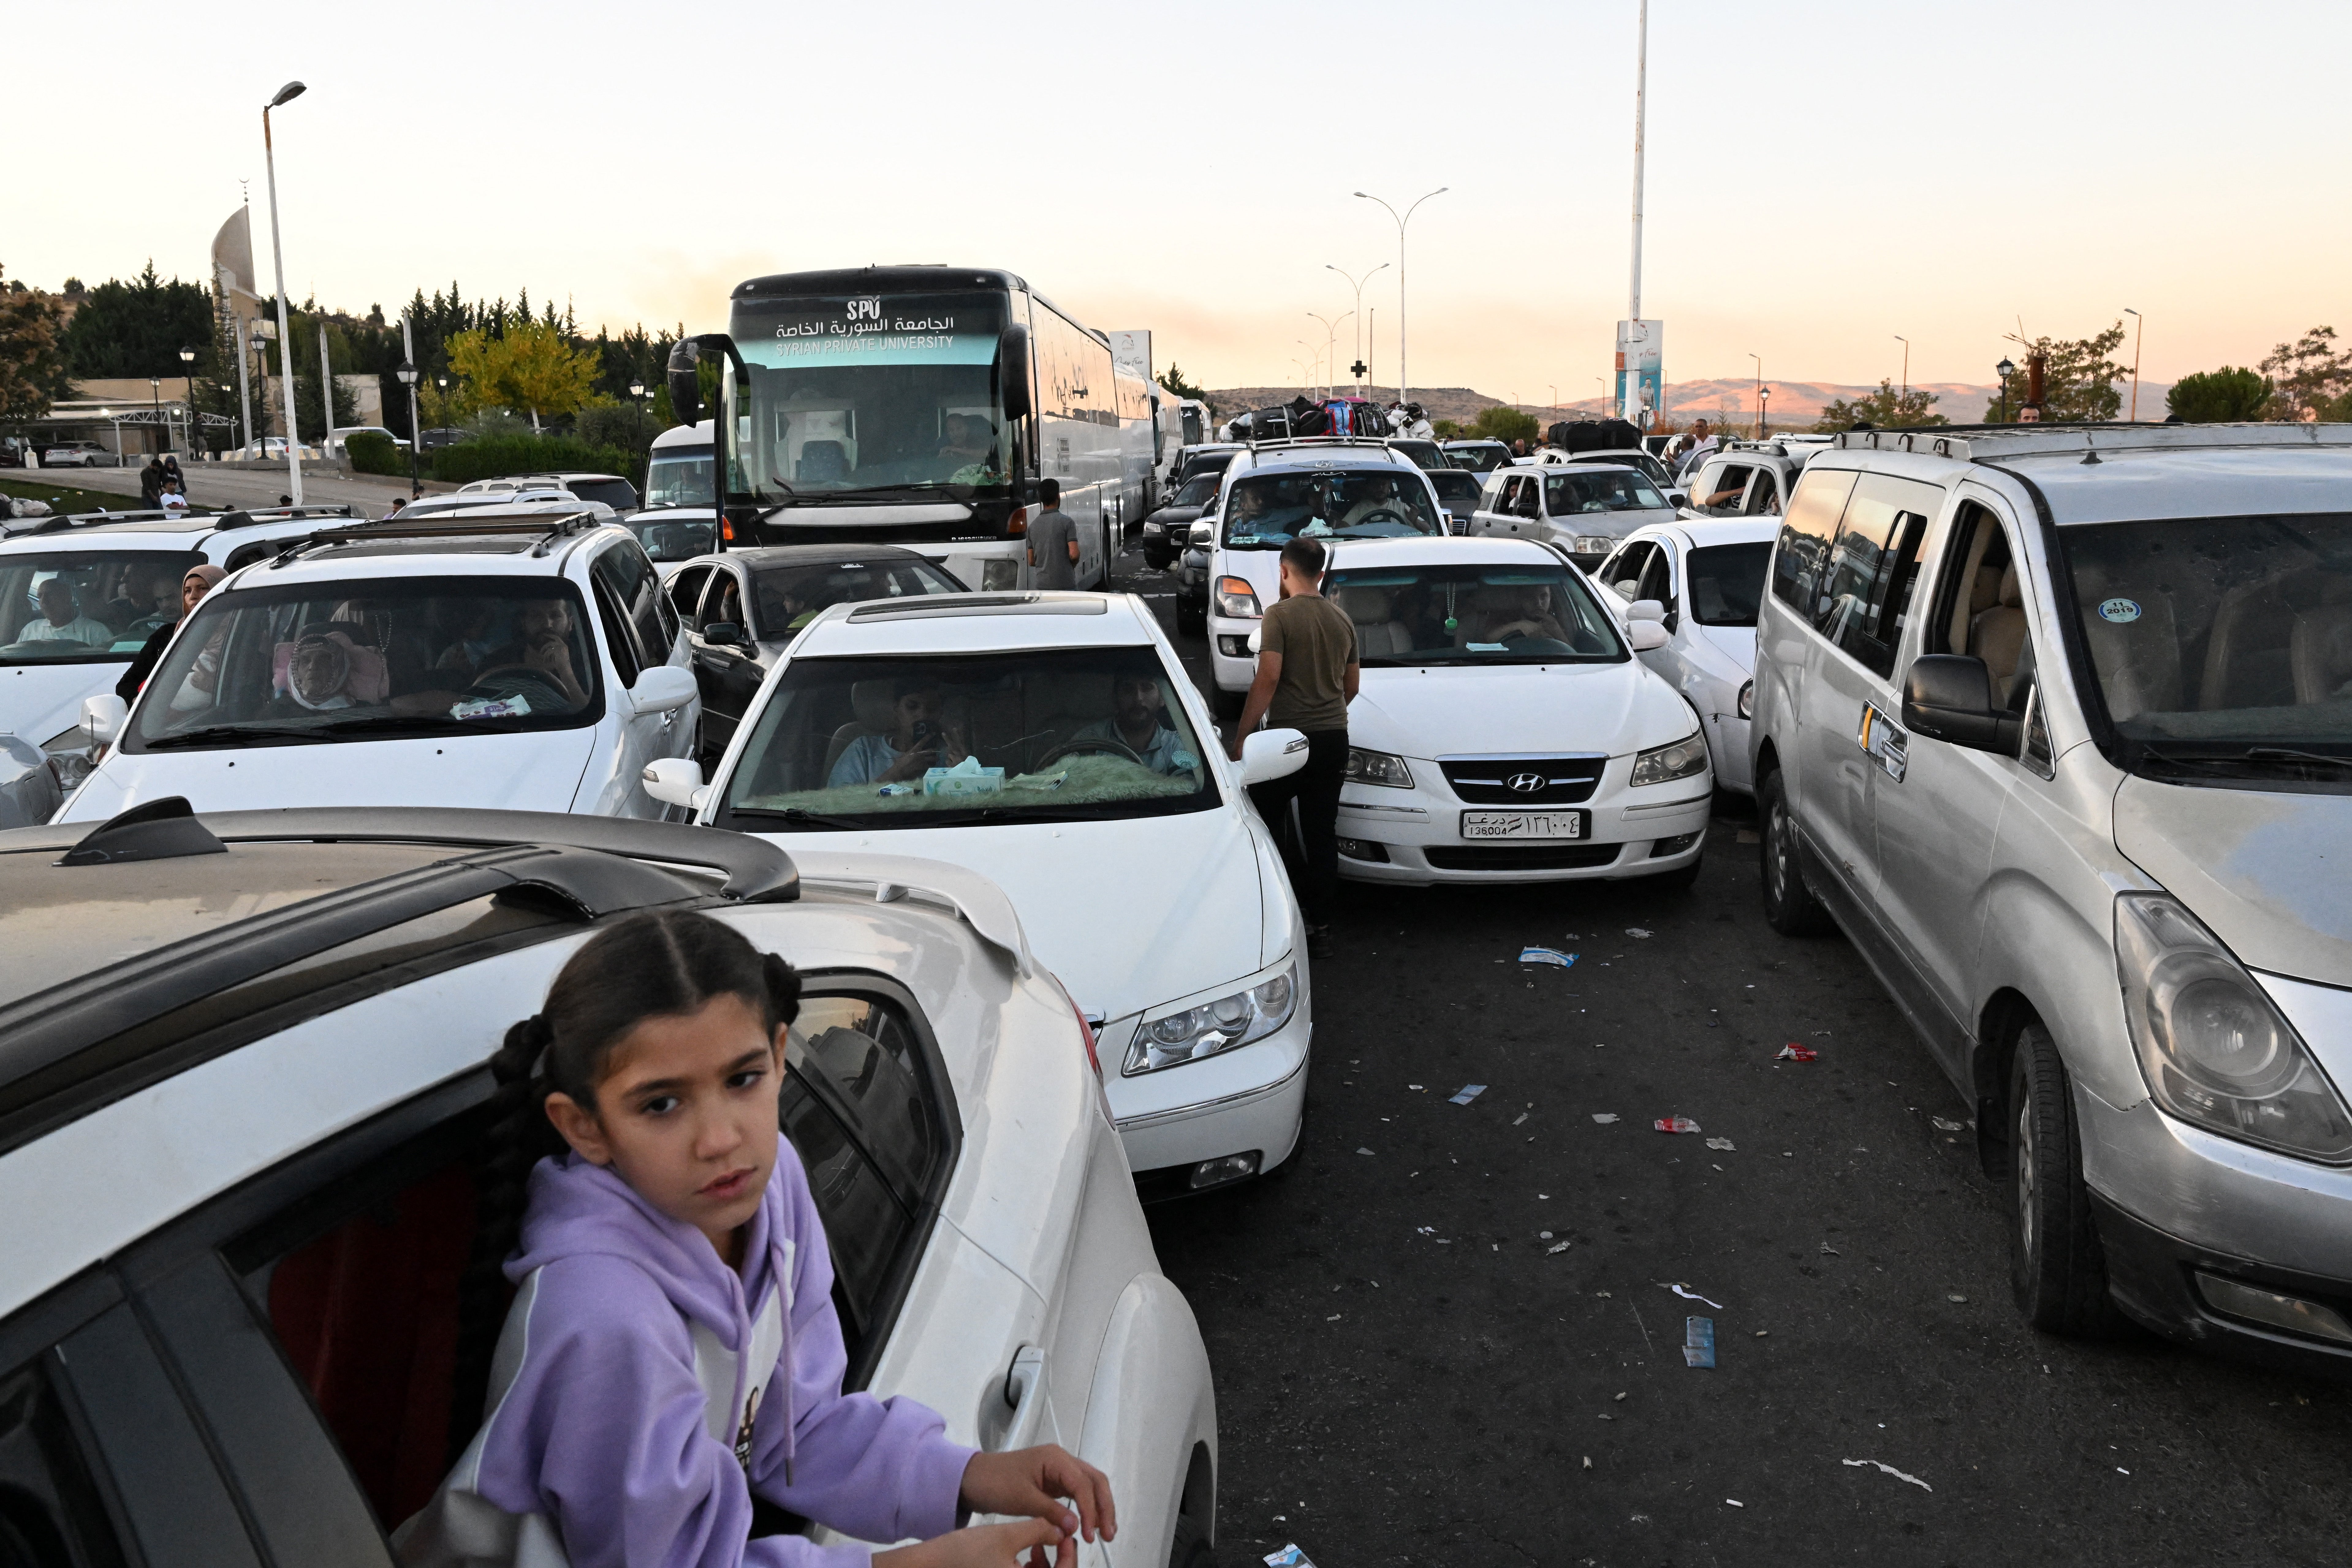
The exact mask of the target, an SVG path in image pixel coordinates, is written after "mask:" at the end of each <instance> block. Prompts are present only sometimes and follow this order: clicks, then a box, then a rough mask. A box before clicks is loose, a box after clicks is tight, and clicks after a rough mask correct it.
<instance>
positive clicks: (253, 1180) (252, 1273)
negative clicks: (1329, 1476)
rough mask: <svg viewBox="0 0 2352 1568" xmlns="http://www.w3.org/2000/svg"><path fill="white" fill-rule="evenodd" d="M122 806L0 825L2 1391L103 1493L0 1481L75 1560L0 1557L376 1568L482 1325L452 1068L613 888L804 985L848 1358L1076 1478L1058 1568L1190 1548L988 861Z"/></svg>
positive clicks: (795, 1138)
mask: <svg viewBox="0 0 2352 1568" xmlns="http://www.w3.org/2000/svg"><path fill="white" fill-rule="evenodd" d="M175 805H176V809H174V807H175ZM140 815H141V816H142V817H143V818H144V819H145V820H144V821H142V822H136V823H133V822H122V823H116V824H109V825H106V826H99V827H96V828H95V829H93V828H92V827H91V826H89V825H82V826H72V827H57V826H53V827H32V828H23V829H18V830H16V831H14V832H6V833H0V952H6V953H7V954H8V955H9V960H10V962H9V963H8V964H7V965H6V966H5V981H0V1020H5V1024H6V1026H7V1031H6V1032H7V1033H8V1035H9V1037H10V1041H11V1046H12V1050H11V1052H10V1053H8V1054H6V1055H5V1056H0V1096H5V1099H6V1100H7V1102H8V1103H9V1105H10V1106H11V1107H12V1111H13V1116H12V1121H11V1135H10V1137H9V1139H8V1141H7V1142H6V1143H5V1145H4V1146H0V1216H4V1217H0V1374H5V1375H6V1376H7V1377H8V1379H9V1384H8V1386H10V1387H11V1388H12V1389H15V1390H17V1391H19V1394H18V1396H19V1397H20V1398H24V1399H27V1400H29V1401H31V1403H32V1407H33V1409H34V1410H35V1411H36V1413H38V1412H40V1411H42V1410H44V1409H46V1410H47V1412H48V1413H49V1414H48V1415H47V1416H43V1417H39V1418H40V1419H45V1420H51V1421H54V1422H56V1423H57V1425H56V1426H55V1431H56V1432H57V1433H58V1434H65V1433H66V1432H67V1430H68V1429H67V1427H66V1426H64V1424H63V1417H62V1416H59V1415H58V1414H57V1412H58V1409H59V1407H60V1406H62V1408H64V1409H65V1410H69V1411H70V1412H72V1418H73V1425H72V1427H71V1428H70V1433H71V1447H69V1448H68V1447H67V1446H66V1444H67V1438H66V1437H65V1436H58V1437H57V1439H56V1441H55V1442H54V1443H48V1446H47V1447H44V1448H43V1449H41V1450H39V1451H38V1452H37V1454H36V1467H37V1466H38V1463H39V1461H40V1458H41V1456H43V1455H47V1456H61V1455H62V1456H68V1457H69V1458H70V1459H71V1461H72V1467H73V1468H72V1474H73V1477H74V1480H75V1485H76V1486H77V1487H79V1488H83V1489H87V1490H88V1495H89V1496H90V1497H93V1498H104V1499H106V1500H109V1502H110V1503H111V1500H115V1499H128V1500H130V1503H129V1506H128V1507H127V1509H125V1510H121V1511H118V1510H117V1509H116V1508H115V1507H113V1506H100V1505H99V1504H97V1503H95V1502H93V1503H92V1504H91V1506H89V1507H88V1508H86V1509H82V1508H77V1509H74V1510H69V1511H59V1510H56V1509H55V1507H54V1505H49V1504H46V1500H45V1499H42V1498H39V1497H37V1494H34V1493H30V1492H26V1493H21V1494H18V1495H21V1496H24V1497H26V1498H33V1499H35V1501H34V1502H33V1503H32V1504H31V1505H30V1506H31V1508H32V1509H33V1510H34V1511H32V1512H31V1513H30V1515H29V1517H31V1518H33V1519H36V1520H38V1521H43V1522H45V1523H46V1522H47V1521H52V1520H54V1521H58V1525H57V1526H56V1532H55V1533H53V1534H51V1535H49V1536H47V1537H46V1539H47V1540H49V1541H51V1542H57V1541H69V1542H74V1543H75V1545H74V1550H73V1551H71V1552H62V1551H58V1552H48V1553H46V1554H37V1555H36V1556H35V1557H24V1556H20V1555H19V1554H17V1553H14V1552H11V1553H8V1554H6V1560H7V1561H9V1562H10V1563H16V1562H18V1561H35V1560H37V1561H40V1562H45V1563H46V1562H50V1561H58V1562H68V1561H70V1562H90V1561H99V1562H103V1561H121V1560H122V1559H124V1558H128V1557H132V1552H131V1550H130V1549H129V1547H130V1540H131V1538H132V1531H133V1530H134V1528H135V1541H136V1543H137V1546H138V1548H139V1549H140V1550H141V1551H142V1552H144V1553H145V1554H146V1555H145V1559H144V1560H145V1561H148V1562H152V1563H188V1562H205V1561H209V1560H211V1559H212V1558H214V1557H215V1556H218V1555H220V1554H222V1553H223V1552H226V1553H227V1554H228V1555H229V1557H230V1560H231V1561H238V1560H242V1561H245V1562H248V1563H251V1562H256V1561H258V1562H274V1563H349V1564H367V1563H373V1564H379V1565H384V1568H388V1565H389V1564H390V1563H392V1562H393V1561H394V1557H393V1553H392V1552H391V1550H390V1548H389V1546H388V1543H387V1542H386V1539H385V1532H386V1531H390V1530H392V1529H394V1528H395V1527H396V1526H398V1525H399V1524H401V1523H402V1521H404V1520H406V1519H408V1518H410V1517H411V1516H413V1515H414V1514H415V1512H416V1511H417V1510H418V1509H420V1508H421V1507H422V1506H423V1505H424V1504H425V1500H427V1499H428V1498H429V1497H430V1496H431V1495H432V1492H433V1489H434V1488H435V1486H436V1483H437V1482H438V1481H439V1480H440V1479H441V1477H442V1476H443V1475H444V1473H445V1472H446V1470H447V1468H448V1466H449V1462H450V1457H451V1454H452V1452H453V1450H454V1449H456V1448H457V1447H462V1446H463V1445H464V1444H465V1442H466V1441H467V1438H468V1437H469V1436H471V1434H472V1433H473V1431H474V1429H475V1427H476V1426H477V1425H478V1416H479V1413H480V1411H481V1408H482V1390H483V1381H482V1373H483V1371H484V1370H485V1369H487V1368H488V1365H489V1360H490V1353H491V1350H492V1347H493V1344H494V1343H495V1342H496V1340H497V1337H498V1331H499V1321H500V1317H501V1316H502V1314H503V1311H504V1307H503V1303H502V1302H498V1301H497V1300H495V1298H493V1300H492V1304H491V1308H490V1310H488V1312H480V1311H477V1310H474V1307H473V1302H474V1300H475V1299H476V1297H475V1291H474V1289H473V1286H472V1284H471V1276H470V1274H469V1273H468V1258H469V1256H470V1253H471V1250H472V1247H473V1237H474V1232H475V1226H476V1193H477V1191H478V1188H479V1187H480V1185H481V1184H483V1183H484V1182H486V1181H488V1180H489V1179H491V1178H492V1176H493V1174H494V1167H493V1166H492V1165H491V1163H490V1161H491V1156H492V1154H493V1152H494V1151H493V1150H492V1149H491V1148H490V1147H489V1146H488V1140H486V1138H485V1136H484V1133H485V1131H486V1129H487V1128H488V1126H489V1125H490V1124H491V1123H492V1122H493V1121H495V1120H496V1117H497V1115H498V1114H499V1110H498V1109H497V1108H496V1106H495V1103H494V1101H493V1100H492V1094H493V1089H494V1085H493V1083H492V1079H491V1074H490V1071H489V1063H490V1059H491V1056H492V1053H494V1052H495V1051H497V1050H498V1048H499V1044H500V1042H501V1039H502V1037H504V1035H505V1033H506V1030H507V1028H508V1027H509V1025H511V1024H512V1023H514V1022H515V1021H516V1020H517V1019H519V1018H520V1017H522V1016H526V1015H528V1014H529V1013H530V1011H531V1010H532V1009H533V1008H534V1007H536V1006H537V1005H539V1001H540V999H541V997H543V996H544V995H545V994H547V987H548V984H549V982H550V981H551V979H552V978H553V977H554V975H555V973H556V972H557V970H558V969H560V968H561V967H562V964H563V963H564V961H565V960H566V959H567V958H569V957H570V956H571V955H572V952H574V951H576V950H577V949H578V947H579V945H580V944H581V942H583V941H584V940H586V938H587V937H588V936H589V935H590V933H592V932H593V931H596V930H598V929H599V927H600V925H602V924H603V923H606V922H609V921H614V920H618V919H621V918H623V917H624V916H625V915H626V914H627V913H628V912H630V911H631V910H639V909H645V908H649V907H666V908H669V909H677V908H681V907H683V908H699V909H701V910H704V911H706V912H708V913H709V915H710V916H711V917H712V918H714V919H716V920H719V921H724V922H725V923H727V924H728V925H730V926H732V927H734V928H735V929H736V930H737V931H740V932H741V933H742V934H743V935H744V936H746V937H748V938H749V939H750V940H751V942H753V943H754V944H755V945H757V946H758V947H760V948H761V950H762V951H765V952H776V953H780V954H782V955H783V956H784V957H785V958H786V959H788V960H790V961H791V962H792V963H794V964H795V965H797V966H798V967H799V968H800V970H801V973H802V975H803V992H802V999H801V1010H800V1016H799V1018H798V1019H797V1021H796V1022H795V1023H794V1025H793V1029H792V1032H791V1034H790V1036H789V1037H788V1041H787V1056H788V1060H789V1064H790V1069H791V1070H790V1071H789V1072H788V1073H787V1074H786V1075H785V1076H784V1078H783V1079H782V1100H781V1104H780V1106H779V1110H780V1113H781V1116H782V1122H783V1127H784V1131H785V1133H786V1134H787V1136H789V1138H790V1139H791V1141H792V1144H793V1152H796V1153H797V1154H798V1155H799V1156H800V1159H801V1161H802V1163H803V1165H805V1166H806V1168H807V1171H808V1176H809V1187H810V1190H811V1193H812V1195H813V1196H814V1199H815V1202H816V1206H817V1209H818V1212H819V1213H820V1214H821V1215H822V1216H823V1217H824V1227H825V1232H826V1237H827V1239H828V1240H829V1241H830V1243H831V1247H832V1256H833V1263H834V1274H835V1290H834V1301H835V1307H836V1308H837V1310H838V1311H839V1314H840V1318H841V1330H842V1336H843V1340H844V1342H845V1350H846V1352H847V1360H848V1365H847V1368H846V1373H845V1379H844V1381H845V1384H847V1385H848V1386H850V1387H852V1388H866V1389H870V1390H871V1391H872V1392H873V1393H875V1394H877V1395H880V1396H883V1397H886V1398H887V1397H889V1396H891V1395H895V1394H906V1395H908V1396H909V1397H910V1398H913V1399H915V1400H919V1401H920V1402H921V1403H923V1404H925V1405H929V1406H930V1407H931V1408H932V1409H934V1410H936V1411H938V1412H939V1413H940V1415H942V1416H943V1417H945V1418H946V1421H947V1431H948V1435H949V1436H950V1437H951V1438H953V1439H954V1440H955V1441H957V1442H960V1443H965V1444H970V1445H972V1446H974V1447H983V1448H989V1449H1007V1448H1018V1447H1027V1446H1030V1445H1033V1444H1037V1443H1048V1442H1055V1443H1060V1444H1061V1445H1062V1446H1064V1447H1066V1448H1069V1449H1071V1450H1072V1451H1073V1452H1075V1453H1076V1454H1078V1455H1079V1456H1080V1457H1082V1458H1085V1459H1087V1460H1088V1461H1090V1462H1091V1463H1093V1464H1095V1465H1097V1466H1099V1467H1101V1468H1102V1469H1103V1470H1104V1471H1105V1472H1106V1473H1107V1474H1108V1476H1109V1478H1110V1482H1111V1487H1112V1490H1113V1492H1114V1494H1115V1496H1116V1497H1117V1499H1118V1523H1119V1531H1118V1539H1117V1540H1116V1541H1113V1542H1108V1543H1106V1544H1103V1545H1100V1546H1095V1545H1089V1546H1088V1547H1087V1549H1086V1557H1085V1562H1086V1563H1087V1568H1170V1565H1171V1563H1172V1564H1174V1565H1175V1568H1197V1564H1198V1562H1199V1560H1200V1559H1202V1558H1204V1557H1206V1556H1207V1555H1208V1552H1209V1551H1210V1548H1211V1545H1212V1542H1213V1536H1214V1533H1215V1530H1216V1511H1215V1510H1216V1482H1217V1479H1218V1478H1217V1474H1216V1468H1217V1407H1216V1395H1215V1392H1214V1390H1213V1387H1212V1385H1211V1383H1210V1376H1209V1363H1208V1356H1207V1352H1206V1351H1205V1350H1204V1348H1203V1346H1202V1342H1201V1333H1200V1329H1199V1327H1198V1325H1197V1324H1196V1323H1195V1322H1194V1321H1193V1318H1192V1310H1191V1309H1190V1307H1188V1306H1187V1305H1186V1303H1185V1300H1184V1298H1183V1296H1182V1295H1181V1293H1180V1292H1179V1291H1178V1290H1177V1289H1176V1288H1175V1287H1174V1286H1173V1285H1171V1283H1169V1281H1168V1279H1167V1277H1166V1276H1165V1275H1163V1274H1162V1273H1161V1272H1160V1265H1159V1261H1158V1259H1157V1258H1155V1257H1154V1255H1153V1252H1152V1247H1151V1236H1150V1231H1149V1229H1148V1228H1147V1227H1146V1226H1145V1223H1144V1217H1143V1213H1142V1210H1141V1208H1140V1207H1139V1205H1138V1204H1137V1201H1136V1194H1135V1189H1134V1187H1133V1185H1132V1184H1130V1183H1129V1180H1128V1178H1127V1170H1126V1165H1125V1162H1124V1161H1123V1160H1122V1159H1121V1157H1120V1152H1119V1144H1118V1137H1117V1135H1116V1133H1115V1132H1114V1131H1113V1130H1112V1127H1111V1124H1110V1121H1109V1118H1108V1116H1107V1115H1106V1114H1105V1113H1104V1109H1103V1100H1102V1092H1101V1089H1100V1088H1099V1085H1098V1080H1097V1069H1096V1068H1095V1067H1094V1065H1093V1063H1092V1060H1091V1053H1092V1042H1091V1041H1090V1040H1089V1039H1088V1038H1087V1033H1086V1030H1085V1027H1084V1026H1083V1025H1081V1024H1080V1022H1079V1021H1078V1019H1077V1018H1076V1016H1074V1015H1073V1013H1072V1011H1071V1006H1070V1000H1069V997H1068V996H1067V995H1066V994H1065V993H1064V992H1063V990H1062V988H1061V987H1060V986H1059V985H1057V984H1055V982H1054V980H1053V977H1052V976H1051V975H1049V974H1047V973H1045V970H1044V969H1043V968H1042V967H1041V966H1040V965H1039V964H1038V963H1037V962H1036V960H1035V958H1034V956H1033V955H1032V953H1031V952H1029V950H1028V947H1027V944H1026V942H1025V941H1024V938H1023V936H1022V932H1021V925H1020V922H1019V921H1018V920H1016V919H1015V918H1013V914H1012V911H1011V910H1009V909H1008V908H1007V907H1006V906H1005V903H1004V900H1003V895H1002V894H1000V893H997V892H996V891H995V889H991V888H988V887H986V886H985V884H979V883H978V882H977V879H971V878H969V877H968V876H962V877H960V876H959V874H958V873H957V872H955V871H954V869H953V868H950V867H945V866H938V865H934V864H930V863H926V862H921V861H908V860H904V859H897V858H893V859H892V860H890V861H889V862H888V863H887V864H883V863H879V862H877V863H872V864H868V863H866V862H863V861H861V860H860V859H859V858H858V857H856V856H855V855H851V854H845V853H840V852H835V853H833V854H831V855H829V856H827V857H826V861H827V863H826V865H825V867H824V870H823V873H822V875H817V874H815V868H810V867H802V868H798V869H799V877H798V878H797V879H795V875H794V872H795V868H794V866H793V862H792V861H791V860H790V859H788V858H785V857H784V856H783V855H782V854H780V853H778V852H777V851H776V850H774V849H773V848H772V847H769V846H767V845H764V844H761V843H759V842H757V841H755V840H752V839H749V838H745V837H742V836H740V835H738V834H731V833H711V832H708V831H705V830H702V829H699V828H688V827H684V826H675V825H670V824H664V823H652V822H616V821H611V820H600V819H594V818H589V817H581V816H542V815H536V814H509V813H501V812H480V811H408V810H392V811H373V810H351V809H342V810H327V811H277V812H260V813H230V814H226V815H222V816H211V817H201V816H188V815H186V814H185V806H184V803H158V805H157V806H156V807H154V808H151V809H149V810H147V811H143V812H142V813H141V814H140ZM78 845H79V853H68V852H69V851H74V850H75V849H76V847H77V846H78ZM118 860H126V861H129V862H131V863H130V864H117V863H116V862H117V861H118ZM886 887H887V888H888V889H892V890H894V892H895V890H897V889H905V890H906V891H907V893H908V896H907V897H904V898H898V897H893V898H891V899H890V900H888V901H883V900H877V897H876V894H877V891H880V890H882V889H883V888H886ZM126 921H132V922H134V923H131V924H126ZM126 944H129V945H131V946H133V947H135V948H136V949H137V952H136V954H135V957H133V958H131V959H128V960H126V959H125V958H123V957H122V954H123V952H124V949H125V946H126ZM65 1194H71V1195H70V1196H69V1197H68V1196H67V1195H65ZM469 1366H470V1367H472V1368H473V1369H474V1372H473V1374H472V1376H471V1378H470V1379H469V1378H468V1377H467V1373H466V1370H465V1369H467V1367H469ZM28 1389H29V1390H30V1391H31V1392H30V1393H24V1392H22V1391H25V1390H28ZM20 1408H21V1406H20ZM18 1430H22V1428H21V1427H20V1428H18ZM44 1441H45V1443H47V1442H48V1439H47V1436H45V1438H44ZM29 1473H31V1474H34V1475H37V1476H39V1475H43V1474H47V1473H58V1472H56V1471H55V1469H54V1466H53V1468H52V1469H51V1470H50V1471H47V1472H45V1471H43V1470H41V1469H40V1468H35V1469H34V1470H32V1471H31V1472H29ZM12 1517H25V1516H17V1515H13V1514H12ZM116 1531H122V1532H123V1535H124V1536H125V1538H126V1539H125V1541H124V1542H123V1544H122V1545H120V1546H118V1544H117V1542H116V1540H115V1532H116ZM815 1533H816V1535H817V1539H818V1540H819V1541H820V1542H833V1541H834V1540H835V1537H834V1536H833V1535H832V1534H831V1533H830V1532H828V1531H815ZM248 1536H249V1537H250V1544H249V1545H248V1544H247V1539H248ZM35 1539H36V1540H41V1539H45V1538H43V1537H40V1536H36V1537H35ZM525 1539H526V1541H528V1540H530V1537H528V1536H526V1537H525ZM875 1544H877V1545H887V1544H890V1543H889V1542H877V1543H875ZM549 1557H551V1558H552V1559H553V1560H555V1561H561V1558H560V1556H558V1555H556V1554H553V1553H550V1554H549ZM133 1560H137V1559H136V1558H133ZM537 1560H539V1561H547V1560H549V1558H548V1557H543V1558H540V1559H537ZM861 1560H862V1557H861Z"/></svg>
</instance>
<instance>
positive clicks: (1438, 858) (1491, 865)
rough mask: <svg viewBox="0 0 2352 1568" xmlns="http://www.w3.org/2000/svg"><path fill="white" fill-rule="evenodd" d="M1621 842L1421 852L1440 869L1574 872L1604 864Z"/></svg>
mask: <svg viewBox="0 0 2352 1568" xmlns="http://www.w3.org/2000/svg"><path fill="white" fill-rule="evenodd" d="M1623 847H1624V846H1623V845H1622V844H1475V845H1470V844H1463V845H1444V846H1433V847H1430V848H1427V849H1424V850H1423V851H1422V853H1423V855H1426V856H1427V857H1428V858H1429V863H1430V864H1431V865H1432V866H1434V867H1435V868H1437V869H1439V870H1441V871H1575V870H1580V869H1582V868H1585V867H1588V866H1606V865H1608V864H1609V863H1610V862H1611V861H1612V860H1614V859H1616V858H1617V852H1618V851H1619V850H1620V849H1622V848H1623Z"/></svg>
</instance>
